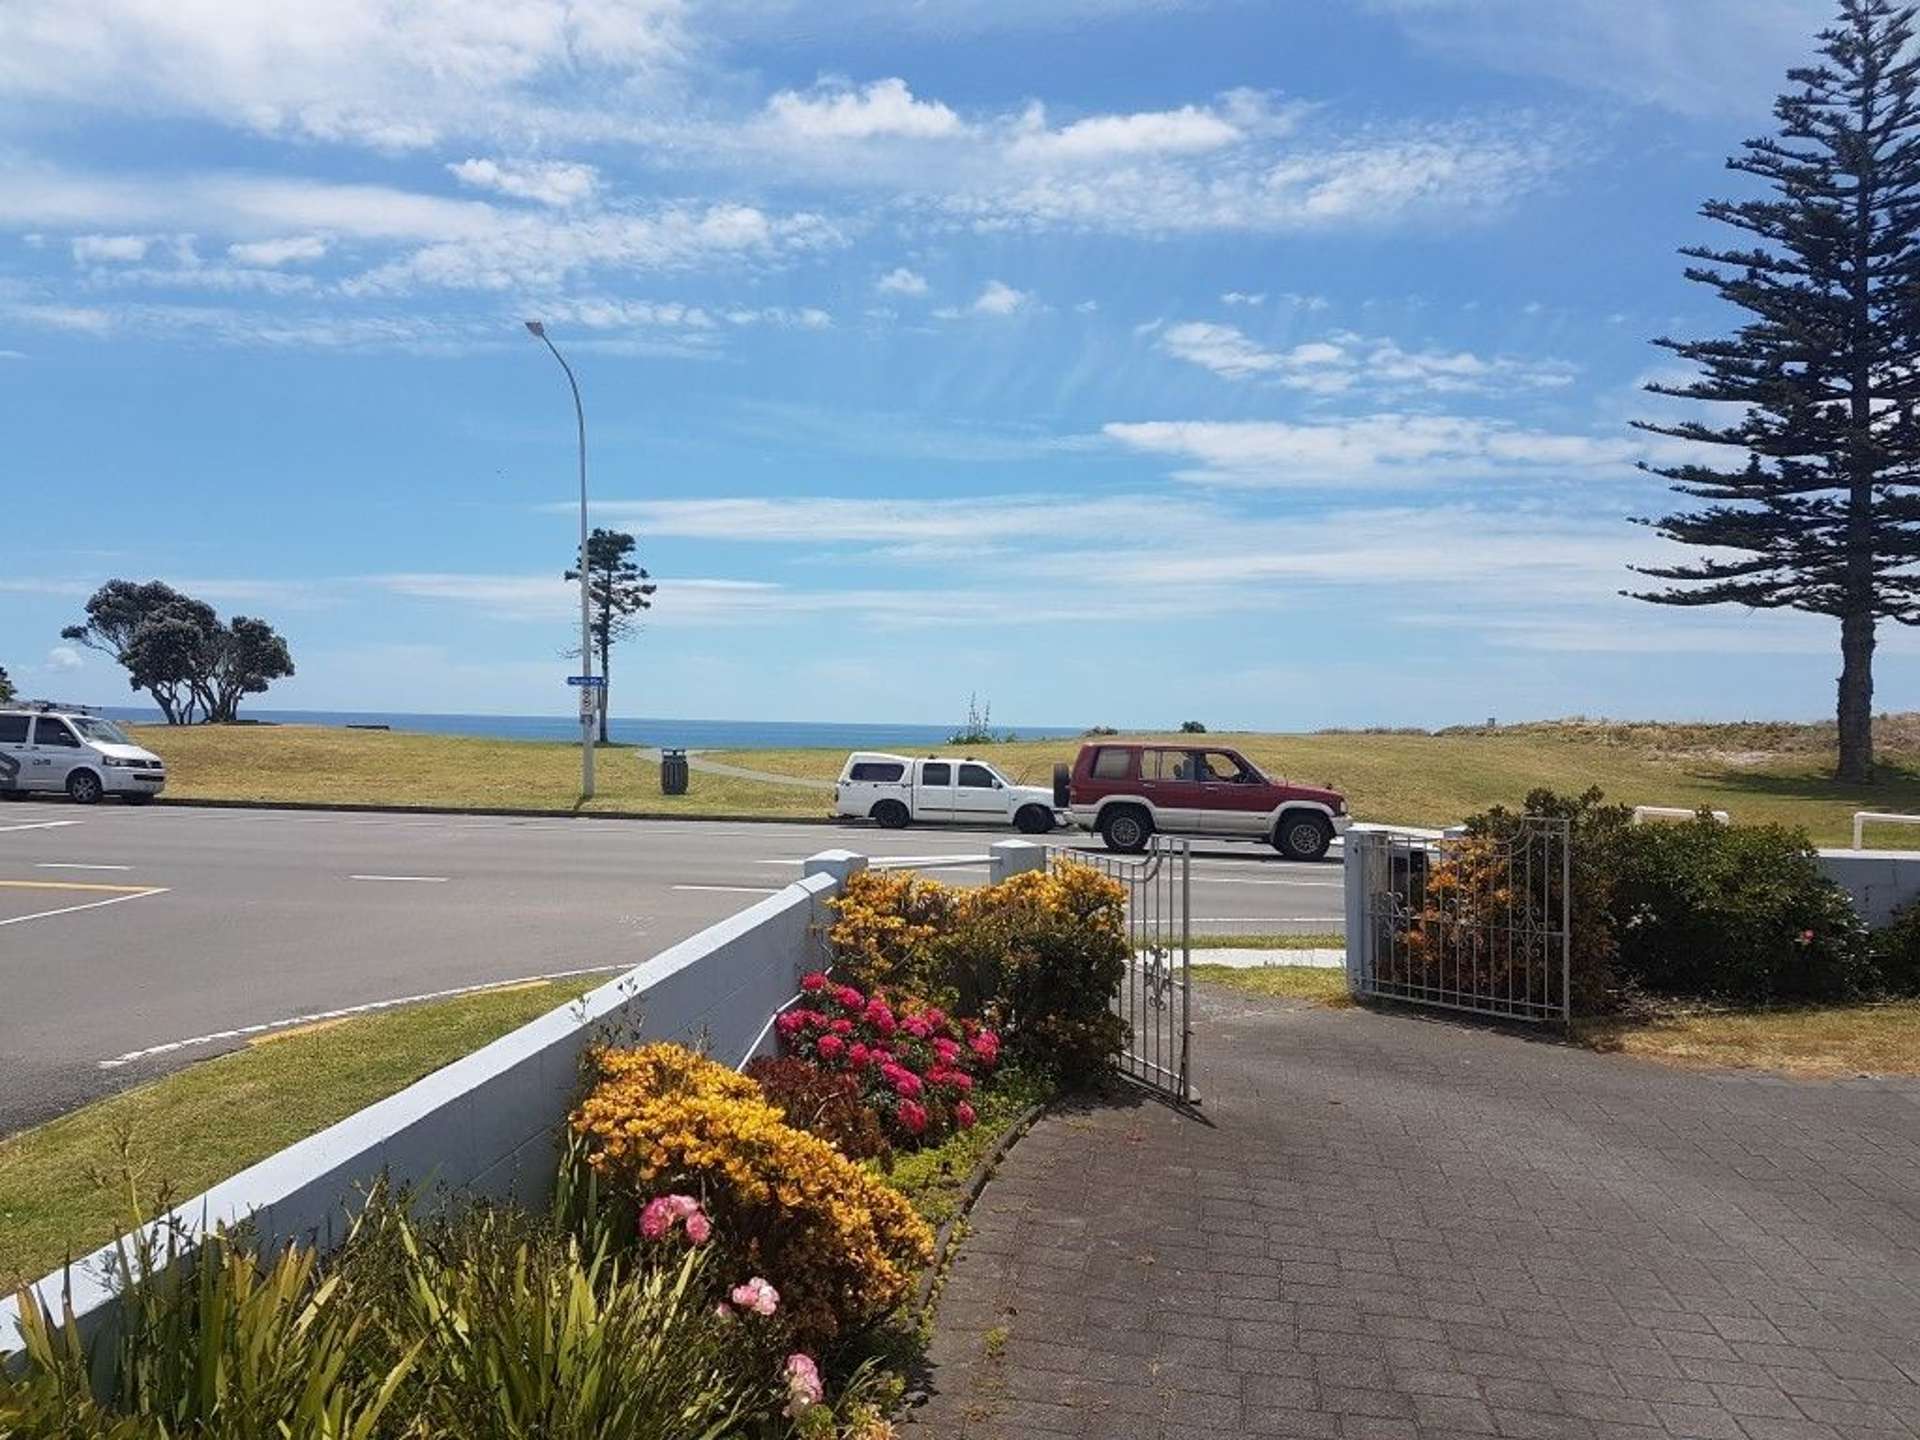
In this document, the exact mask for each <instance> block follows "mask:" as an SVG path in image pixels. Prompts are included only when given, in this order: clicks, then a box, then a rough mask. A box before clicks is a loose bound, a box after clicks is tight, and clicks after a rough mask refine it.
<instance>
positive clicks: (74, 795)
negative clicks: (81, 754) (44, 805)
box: [67, 770, 106, 805]
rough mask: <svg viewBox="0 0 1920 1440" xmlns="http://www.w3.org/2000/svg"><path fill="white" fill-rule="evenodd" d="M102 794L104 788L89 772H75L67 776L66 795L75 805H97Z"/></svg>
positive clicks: (96, 776) (97, 778)
mask: <svg viewBox="0 0 1920 1440" xmlns="http://www.w3.org/2000/svg"><path fill="white" fill-rule="evenodd" d="M104 794H106V787H105V786H103V785H101V783H100V777H99V776H98V775H96V774H94V773H93V771H91V770H76V771H74V772H73V773H72V774H71V775H69V776H67V795H68V797H69V798H70V799H71V800H72V801H73V803H74V804H76V805H98V804H99V803H100V797H101V796H102V795H104Z"/></svg>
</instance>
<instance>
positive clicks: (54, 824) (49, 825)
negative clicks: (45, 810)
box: [0, 820, 80, 835]
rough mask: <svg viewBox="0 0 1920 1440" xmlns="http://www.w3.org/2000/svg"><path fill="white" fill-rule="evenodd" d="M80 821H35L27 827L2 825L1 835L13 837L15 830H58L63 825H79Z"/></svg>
mask: <svg viewBox="0 0 1920 1440" xmlns="http://www.w3.org/2000/svg"><path fill="white" fill-rule="evenodd" d="M79 823H80V822H79V821H78V820H34V821H30V822H28V823H27V824H25V825H0V835H11V834H12V833H13V832H14V831H15V830H58V829H59V828H60V827H61V826H62V825H78V824H79Z"/></svg>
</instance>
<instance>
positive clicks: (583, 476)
mask: <svg viewBox="0 0 1920 1440" xmlns="http://www.w3.org/2000/svg"><path fill="white" fill-rule="evenodd" d="M527 331H528V333H529V334H531V335H532V336H533V337H534V339H536V340H538V341H540V342H541V343H542V344H544V345H545V346H546V347H547V349H549V350H551V351H553V358H554V359H556V360H558V361H559V362H560V368H561V369H562V370H564V371H565V372H566V375H567V385H568V387H569V388H570V389H571V390H572V391H573V414H574V418H575V419H576V420H577V421H578V422H579V424H580V673H581V675H582V676H584V677H586V678H587V679H589V680H591V679H592V678H593V622H592V620H591V618H590V610H589V605H588V600H587V584H588V580H587V412H586V410H585V409H584V408H583V407H582V406H581V404H580V383H579V382H578V381H577V380H575V379H574V378H573V367H572V366H571V365H569V364H567V362H566V359H565V357H564V356H562V355H561V354H560V352H559V351H558V350H555V349H554V347H553V341H551V340H549V339H548V338H547V327H546V326H545V325H543V324H541V323H540V322H539V321H538V320H529V321H527ZM597 699H598V697H597V696H595V695H594V693H593V687H592V686H591V685H588V686H584V687H582V689H581V693H580V798H581V799H583V800H591V799H592V798H593V712H594V710H595V708H597V707H596V702H597Z"/></svg>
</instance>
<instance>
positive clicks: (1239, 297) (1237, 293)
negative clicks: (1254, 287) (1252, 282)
mask: <svg viewBox="0 0 1920 1440" xmlns="http://www.w3.org/2000/svg"><path fill="white" fill-rule="evenodd" d="M1220 303H1221V304H1223V305H1264V304H1266V303H1267V292H1266V291H1264V290H1261V291H1258V292H1256V293H1254V294H1251V295H1249V294H1248V293H1247V292H1246V291H1244V290H1229V291H1227V292H1226V293H1225V294H1224V295H1222V296H1221V297H1220Z"/></svg>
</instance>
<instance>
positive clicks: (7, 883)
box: [0, 880, 153, 895]
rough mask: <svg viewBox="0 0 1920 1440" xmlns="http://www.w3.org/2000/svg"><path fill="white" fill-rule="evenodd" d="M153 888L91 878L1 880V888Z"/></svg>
mask: <svg viewBox="0 0 1920 1440" xmlns="http://www.w3.org/2000/svg"><path fill="white" fill-rule="evenodd" d="M151 889H153V886H151V885H101V884H99V883H97V882H95V881H91V880H0V890H106V891H110V892H113V893H115V894H120V895H127V894H134V895H144V894H145V893H146V892H147V891H149V890H151Z"/></svg>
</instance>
